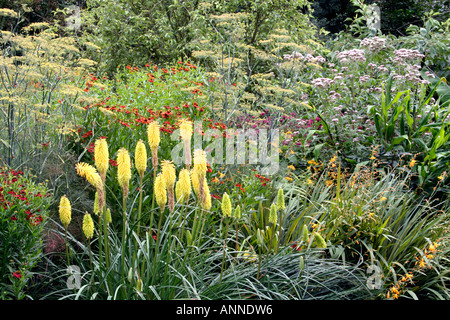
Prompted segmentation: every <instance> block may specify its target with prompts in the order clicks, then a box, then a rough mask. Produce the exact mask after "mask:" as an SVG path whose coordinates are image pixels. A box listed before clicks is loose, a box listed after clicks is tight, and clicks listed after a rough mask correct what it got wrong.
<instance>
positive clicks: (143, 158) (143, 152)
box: [134, 139, 147, 179]
mask: <svg viewBox="0 0 450 320" xmlns="http://www.w3.org/2000/svg"><path fill="white" fill-rule="evenodd" d="M134 163H135V166H136V170H137V171H138V173H139V176H140V177H141V179H142V177H143V176H144V172H145V170H146V169H147V149H146V148H145V144H144V142H142V140H140V139H139V141H138V143H137V144H136V150H135V153H134Z"/></svg>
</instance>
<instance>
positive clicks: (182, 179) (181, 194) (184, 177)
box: [175, 169, 192, 223]
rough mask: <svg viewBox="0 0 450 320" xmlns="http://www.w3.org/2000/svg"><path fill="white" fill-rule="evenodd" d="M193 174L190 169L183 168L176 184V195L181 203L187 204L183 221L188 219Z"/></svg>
mask: <svg viewBox="0 0 450 320" xmlns="http://www.w3.org/2000/svg"><path fill="white" fill-rule="evenodd" d="M191 191H192V188H191V176H190V173H189V170H188V169H181V170H180V173H179V174H178V181H177V183H176V185H175V196H176V200H177V202H179V203H183V204H185V206H184V215H183V220H182V223H184V221H185V220H186V211H187V203H188V201H189V196H190V195H191Z"/></svg>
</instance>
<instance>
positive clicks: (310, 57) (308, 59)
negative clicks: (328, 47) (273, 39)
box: [283, 51, 325, 63]
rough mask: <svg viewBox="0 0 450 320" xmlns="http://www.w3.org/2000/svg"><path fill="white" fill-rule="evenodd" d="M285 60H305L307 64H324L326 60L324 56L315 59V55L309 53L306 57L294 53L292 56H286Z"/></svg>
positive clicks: (284, 56)
mask: <svg viewBox="0 0 450 320" xmlns="http://www.w3.org/2000/svg"><path fill="white" fill-rule="evenodd" d="M283 59H284V60H288V61H292V60H304V61H306V62H311V63H324V62H325V58H324V57H322V56H317V57H314V56H313V55H311V54H309V53H307V54H306V55H303V54H301V53H300V52H297V51H292V53H291V54H284V55H283Z"/></svg>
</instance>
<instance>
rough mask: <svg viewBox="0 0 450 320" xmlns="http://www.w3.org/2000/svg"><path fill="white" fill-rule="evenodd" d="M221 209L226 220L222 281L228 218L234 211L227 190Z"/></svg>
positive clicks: (221, 271)
mask: <svg viewBox="0 0 450 320" xmlns="http://www.w3.org/2000/svg"><path fill="white" fill-rule="evenodd" d="M220 209H221V210H222V215H223V219H224V220H225V224H226V227H225V237H224V244H223V256H222V268H221V269H220V279H219V282H222V274H223V269H224V267H225V248H226V246H227V238H228V218H229V217H231V211H232V207H231V200H230V196H229V195H228V193H226V192H225V193H224V194H223V196H222V203H221V206H220Z"/></svg>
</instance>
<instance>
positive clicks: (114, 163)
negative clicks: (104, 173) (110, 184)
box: [109, 159, 117, 167]
mask: <svg viewBox="0 0 450 320" xmlns="http://www.w3.org/2000/svg"><path fill="white" fill-rule="evenodd" d="M109 164H110V165H112V166H113V167H117V161H116V160H114V159H109Z"/></svg>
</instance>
